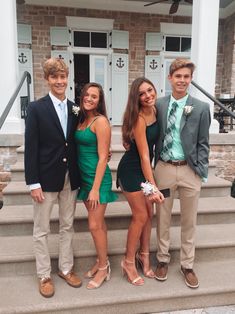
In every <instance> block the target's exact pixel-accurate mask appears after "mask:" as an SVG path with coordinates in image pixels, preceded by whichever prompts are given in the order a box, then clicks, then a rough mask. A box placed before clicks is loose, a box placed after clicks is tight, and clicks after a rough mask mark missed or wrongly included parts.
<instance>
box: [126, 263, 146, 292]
mask: <svg viewBox="0 0 235 314" xmlns="http://www.w3.org/2000/svg"><path fill="white" fill-rule="evenodd" d="M124 262H125V263H127V264H133V265H134V264H135V262H131V261H128V260H127V259H123V260H122V261H121V268H122V275H123V276H126V278H127V281H128V282H129V283H131V284H132V285H134V286H142V285H143V284H144V279H143V278H142V277H140V276H137V277H136V278H134V279H130V277H129V274H128V271H127V269H126V268H125V265H124Z"/></svg>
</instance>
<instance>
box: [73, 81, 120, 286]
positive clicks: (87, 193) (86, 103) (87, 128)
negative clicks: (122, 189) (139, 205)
mask: <svg viewBox="0 0 235 314" xmlns="http://www.w3.org/2000/svg"><path fill="white" fill-rule="evenodd" d="M80 109H81V110H80V113H79V121H80V122H79V125H78V128H77V130H76V132H75V141H76V143H77V155H78V167H79V171H80V174H81V187H80V190H79V193H78V199H81V200H83V202H84V204H85V206H86V208H87V210H88V223H89V229H90V231H91V234H92V237H93V240H94V242H95V247H96V251H97V260H96V263H95V265H94V266H93V267H92V269H91V270H89V271H88V272H87V273H86V275H85V276H86V277H87V278H93V279H92V280H91V281H90V282H89V283H88V285H87V288H88V289H95V288H98V287H100V286H101V284H102V283H103V282H104V281H105V280H106V281H108V280H109V279H110V273H111V269H110V264H109V261H108V258H107V227H106V224H105V220H104V214H105V210H106V207H107V203H108V202H113V201H115V200H116V199H117V195H116V194H115V193H113V192H112V190H111V189H112V177H111V172H110V169H109V167H108V164H107V162H108V155H109V148H110V139H111V129H110V125H109V122H108V119H107V115H106V108H105V102H104V92H103V89H102V87H101V86H100V85H99V84H97V83H88V84H86V85H85V86H84V88H83V90H82V94H81V103H80Z"/></svg>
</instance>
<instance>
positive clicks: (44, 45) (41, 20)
mask: <svg viewBox="0 0 235 314" xmlns="http://www.w3.org/2000/svg"><path fill="white" fill-rule="evenodd" d="M66 16H79V17H93V18H107V19H113V20H114V29H117V30H126V31H129V38H130V49H129V55H130V59H129V80H130V82H132V81H133V79H134V78H136V77H138V76H142V75H143V74H144V62H145V60H144V56H145V53H146V52H145V33H146V32H159V31H160V23H161V22H169V23H188V24H190V23H191V18H189V17H178V16H169V15H151V14H140V13H129V12H117V11H101V10H87V9H76V8H60V7H58V8H57V7H41V6H32V5H21V6H18V9H17V21H18V23H25V24H30V25H32V52H33V63H34V88H35V98H36V99H37V98H39V97H41V96H43V95H44V94H45V93H47V91H48V90H47V86H46V84H45V82H44V80H43V75H42V68H41V64H42V61H43V60H45V59H46V58H48V57H50V52H51V46H50V26H66V19H65V17H66Z"/></svg>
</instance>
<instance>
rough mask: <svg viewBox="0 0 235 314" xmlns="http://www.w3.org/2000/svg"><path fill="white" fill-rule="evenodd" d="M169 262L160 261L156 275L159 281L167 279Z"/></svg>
mask: <svg viewBox="0 0 235 314" xmlns="http://www.w3.org/2000/svg"><path fill="white" fill-rule="evenodd" d="M167 272H168V264H167V263H164V262H158V264H157V269H156V272H155V277H156V279H157V280H159V281H165V280H167Z"/></svg>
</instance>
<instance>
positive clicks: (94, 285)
mask: <svg viewBox="0 0 235 314" xmlns="http://www.w3.org/2000/svg"><path fill="white" fill-rule="evenodd" d="M106 269H107V274H106V275H105V276H104V278H102V280H101V282H96V281H94V280H91V281H89V282H88V285H87V289H88V290H93V289H97V288H99V287H100V286H101V285H102V283H103V282H104V281H109V280H110V278H111V268H110V263H109V261H107V264H106V266H105V267H102V268H98V271H97V272H96V274H97V273H98V272H99V271H102V270H106Z"/></svg>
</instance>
